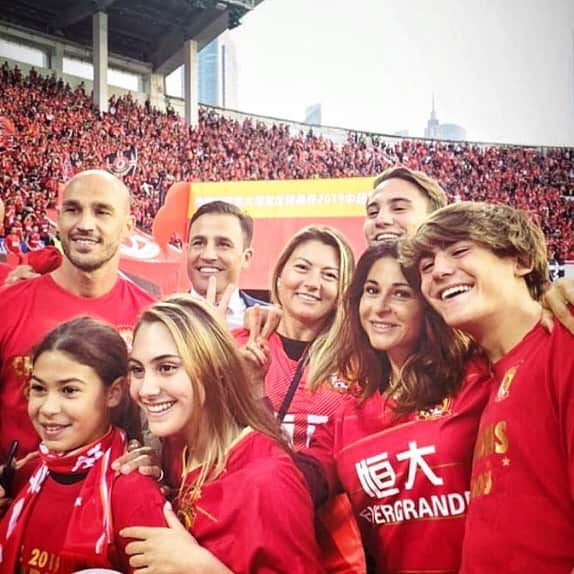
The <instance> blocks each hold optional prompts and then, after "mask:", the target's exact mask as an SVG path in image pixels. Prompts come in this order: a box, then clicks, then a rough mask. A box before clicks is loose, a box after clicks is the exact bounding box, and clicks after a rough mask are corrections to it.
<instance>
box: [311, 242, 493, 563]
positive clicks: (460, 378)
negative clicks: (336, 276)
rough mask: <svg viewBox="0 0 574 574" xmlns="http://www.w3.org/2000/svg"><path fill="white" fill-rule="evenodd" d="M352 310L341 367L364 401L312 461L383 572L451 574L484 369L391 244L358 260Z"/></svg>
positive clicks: (319, 442)
mask: <svg viewBox="0 0 574 574" xmlns="http://www.w3.org/2000/svg"><path fill="white" fill-rule="evenodd" d="M346 310H347V321H346V323H345V330H344V331H343V332H342V333H341V336H340V345H339V349H338V357H339V369H340V372H341V373H342V375H343V376H344V377H345V378H346V379H348V380H354V381H357V383H358V387H359V389H360V391H359V396H358V397H357V400H356V401H354V402H350V403H347V404H345V405H343V407H342V408H341V409H340V411H339V412H338V413H337V414H336V415H335V416H334V417H333V419H332V421H331V422H330V423H328V424H327V425H324V426H323V427H321V428H318V429H317V431H316V432H315V435H314V437H313V441H312V442H311V447H310V448H309V449H307V450H306V451H305V452H306V454H308V455H311V456H312V457H313V458H315V459H316V460H318V461H319V462H320V463H321V468H322V471H323V473H324V475H325V478H326V480H327V483H328V486H329V495H334V494H336V493H339V492H341V491H345V492H346V493H347V494H348V496H349V498H350V499H351V504H352V506H353V510H354V513H355V516H356V518H357V521H358V523H359V526H360V528H361V532H362V535H363V541H364V543H365V547H366V549H367V552H368V554H369V556H370V557H371V558H372V559H373V560H374V561H375V568H374V569H375V571H376V572H385V573H386V572H404V571H416V572H437V571H440V572H455V571H457V570H458V568H459V566H460V557H461V547H462V539H463V535H464V518H465V514H466V509H467V505H468V497H469V481H470V470H471V465H472V452H473V447H474V442H475V438H476V431H477V427H478V421H479V417H480V413H481V412H482V409H483V407H484V404H485V402H486V399H487V397H488V392H489V389H490V385H489V380H490V379H489V373H488V370H487V369H486V368H485V363H484V362H483V361H482V360H481V359H480V358H479V357H475V356H474V355H475V353H474V348H473V345H472V344H471V342H470V340H469V339H468V338H467V337H465V336H463V335H462V334H461V333H459V332H457V331H455V330H453V329H450V328H449V327H448V326H447V325H446V324H445V323H444V321H443V320H442V319H441V318H440V316H439V315H438V314H437V313H435V312H434V311H433V310H432V309H431V308H430V307H429V306H428V305H427V304H426V303H425V301H424V299H423V298H422V295H421V293H420V281H419V280H418V278H417V275H416V273H414V272H408V271H407V270H406V269H404V268H403V267H402V266H401V264H400V262H399V259H398V253H397V245H396V244H382V245H378V246H375V247H372V248H370V249H369V250H367V251H366V252H365V253H364V254H363V256H362V257H361V259H360V260H359V263H358V265H357V269H356V272H355V275H354V277H353V280H352V282H351V284H350V287H349V290H348V292H347V296H346Z"/></svg>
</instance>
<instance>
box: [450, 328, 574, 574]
mask: <svg viewBox="0 0 574 574" xmlns="http://www.w3.org/2000/svg"><path fill="white" fill-rule="evenodd" d="M493 371H494V376H495V379H496V381H495V387H494V388H493V390H492V396H491V397H490V399H489V401H488V404H487V406H486V408H485V409H484V413H483V415H482V419H481V421H480V429H479V433H478V438H477V441H476V447H475V451H474V463H473V468H472V488H471V492H472V501H471V505H470V512H469V515H468V519H467V533H466V536H465V540H464V549H463V565H462V570H461V571H462V572H464V573H465V574H471V573H474V572H476V573H479V572H480V573H481V574H482V573H483V572H505V573H518V572H520V573H521V574H523V573H527V572H528V573H530V572H533V573H534V572H536V573H538V572H544V574H558V573H560V574H562V573H565V574H566V573H567V574H570V572H571V570H572V569H573V568H574V336H573V335H571V334H570V333H568V331H567V330H566V329H565V328H564V327H562V325H559V324H555V326H554V330H553V332H552V334H549V333H548V332H546V331H545V330H544V328H543V327H541V326H540V325H537V326H536V327H535V328H534V329H533V330H532V331H530V332H529V333H528V334H527V335H526V336H525V337H524V339H523V340H522V341H521V342H520V343H519V344H518V345H517V346H516V347H514V348H513V349H512V350H511V351H510V352H508V353H507V354H506V355H505V356H504V357H502V358H501V359H500V360H499V361H497V362H496V364H495V365H494V367H493Z"/></svg>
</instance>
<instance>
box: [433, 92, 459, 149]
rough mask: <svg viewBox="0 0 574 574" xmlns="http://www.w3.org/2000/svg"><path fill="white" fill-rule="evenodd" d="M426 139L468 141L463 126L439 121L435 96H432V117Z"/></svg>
mask: <svg viewBox="0 0 574 574" xmlns="http://www.w3.org/2000/svg"><path fill="white" fill-rule="evenodd" d="M425 138H432V139H437V140H455V141H463V140H465V139H466V130H465V129H464V128H463V127H462V126H459V125H457V124H441V123H440V122H439V121H438V118H437V116H436V110H435V105H434V94H433V96H432V110H431V115H430V118H429V120H428V121H427V127H426V128H425Z"/></svg>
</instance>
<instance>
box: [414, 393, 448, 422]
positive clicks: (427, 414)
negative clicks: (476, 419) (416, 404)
mask: <svg viewBox="0 0 574 574" xmlns="http://www.w3.org/2000/svg"><path fill="white" fill-rule="evenodd" d="M451 407H452V399H451V398H450V397H446V398H445V399H444V400H443V401H442V402H441V403H439V404H438V405H435V406H434V407H430V408H428V409H422V410H420V411H418V413H417V420H419V421H433V420H436V419H440V418H442V417H444V416H447V415H450V414H452V409H451Z"/></svg>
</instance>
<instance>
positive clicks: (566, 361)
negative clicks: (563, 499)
mask: <svg viewBox="0 0 574 574" xmlns="http://www.w3.org/2000/svg"><path fill="white" fill-rule="evenodd" d="M555 330H557V331H558V332H557V333H556V334H555V337H556V338H555V343H554V345H553V349H552V352H551V359H550V360H551V361H552V380H553V382H554V392H555V398H554V400H555V405H556V409H557V413H558V423H559V425H560V430H561V436H560V439H561V441H562V444H563V445H564V453H565V456H566V465H567V469H568V478H569V484H570V498H571V500H573V501H574V336H572V335H571V334H570V333H569V332H568V331H567V330H566V328H564V327H562V326H561V325H556V326H555Z"/></svg>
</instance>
